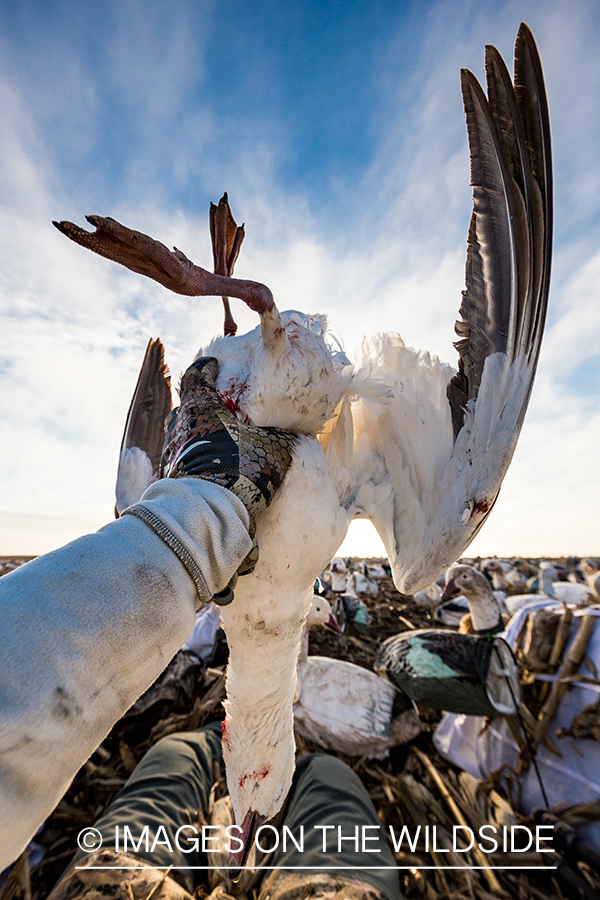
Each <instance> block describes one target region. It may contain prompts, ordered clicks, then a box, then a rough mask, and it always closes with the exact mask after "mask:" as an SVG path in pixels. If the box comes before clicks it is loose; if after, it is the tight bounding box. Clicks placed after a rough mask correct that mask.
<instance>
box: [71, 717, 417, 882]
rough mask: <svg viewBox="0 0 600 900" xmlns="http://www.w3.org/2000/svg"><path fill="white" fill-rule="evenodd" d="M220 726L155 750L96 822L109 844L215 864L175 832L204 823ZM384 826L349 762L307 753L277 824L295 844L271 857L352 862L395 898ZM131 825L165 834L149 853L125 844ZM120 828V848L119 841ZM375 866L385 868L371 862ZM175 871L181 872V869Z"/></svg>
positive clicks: (162, 862)
mask: <svg viewBox="0 0 600 900" xmlns="http://www.w3.org/2000/svg"><path fill="white" fill-rule="evenodd" d="M217 726H218V723H213V725H210V726H208V727H206V728H203V729H202V730H200V731H195V732H194V731H192V732H182V733H180V734H175V735H171V736H169V737H167V738H164V739H163V740H162V741H159V743H158V744H155V746H154V747H152V749H151V750H149V751H148V753H147V754H146V756H145V757H144V758H143V759H142V761H141V762H140V763H139V765H138V766H137V768H136V769H135V771H134V772H133V774H132V776H131V777H130V779H129V781H128V782H127V784H126V785H125V787H124V788H123V790H122V791H121V792H120V793H119V794H118V796H117V797H116V798H115V800H114V801H113V803H112V804H111V806H110V807H109V808H108V810H107V811H106V813H105V814H104V815H103V816H102V818H101V819H100V820H99V821H98V822H97V823H96V825H95V828H96V829H98V831H100V832H101V834H102V836H103V839H104V846H105V847H110V848H114V849H120V850H127V852H128V853H132V855H134V856H135V857H137V858H138V859H141V860H143V861H145V862H148V863H149V864H150V865H153V866H167V867H168V866H173V869H174V870H176V869H178V868H183V867H191V866H196V867H204V866H207V865H211V862H210V857H207V855H206V854H205V853H202V851H201V849H200V850H199V851H198V852H196V851H195V850H194V851H192V852H183V850H178V849H177V848H176V847H175V846H174V835H175V834H176V832H177V830H178V829H179V828H182V826H194V827H195V828H197V829H198V830H200V827H201V826H200V823H199V820H198V812H200V813H202V812H204V811H205V810H206V806H207V800H208V795H209V793H210V789H211V786H212V784H213V780H214V779H213V771H214V763H215V762H217V763H218V764H219V765H222V757H221V735H220V728H219V730H217ZM380 825H381V823H380V821H379V819H378V817H377V813H376V811H375V808H374V806H373V804H372V802H371V799H370V797H369V795H368V794H367V792H366V790H365V788H364V787H363V785H362V783H361V781H360V779H359V778H358V777H357V776H356V775H355V774H354V772H353V771H352V770H351V769H350V768H349V767H348V766H347V765H345V764H344V763H342V762H341V761H340V760H339V759H337V758H336V757H334V756H327V755H324V754H310V755H308V756H303V757H300V758H299V759H298V761H297V765H296V772H295V775H294V781H293V784H292V790H291V792H290V797H289V799H288V802H287V806H286V812H285V817H284V820H283V823H282V825H281V826H279V827H278V829H277V831H278V833H280V834H281V835H282V834H283V829H284V826H285V827H287V829H289V832H287V835H288V840H287V841H286V844H287V846H286V849H285V850H284V849H283V839H281V840H280V841H279V847H278V848H277V849H276V850H275V852H274V855H273V857H272V858H271V859H270V860H269V864H270V865H272V866H277V867H280V868H292V867H294V868H295V867H302V868H303V869H306V871H307V874H310V871H311V868H314V869H321V868H325V867H327V868H331V869H334V868H335V869H337V867H360V868H357V870H356V871H353V870H352V869H351V868H347V869H344V870H343V871H340V874H341V875H346V876H348V877H357V878H359V879H360V881H364V882H367V883H368V884H371V885H373V886H374V887H375V888H377V889H378V890H379V891H381V893H383V894H384V895H385V896H386V897H388V898H389V900H399V898H400V887H399V880H398V872H397V870H396V869H395V865H396V863H395V860H394V856H393V854H392V852H391V850H390V848H389V846H388V844H387V841H386V838H385V834H384V833H383V828H379V826H380ZM125 826H127V827H128V829H129V834H130V835H132V836H133V838H134V839H135V841H136V842H137V841H138V840H139V837H140V835H142V833H143V829H144V827H145V826H148V833H149V835H150V844H149V845H148V846H151V844H152V841H153V838H154V837H155V836H157V837H158V838H159V840H158V841H156V843H155V846H154V847H153V848H152V850H151V852H146V844H145V842H144V841H142V842H141V843H140V845H139V846H137V848H136V847H132V844H131V842H130V841H129V842H128V845H127V847H124V846H123V839H124V828H125ZM161 826H163V828H162V830H161V831H160V832H159V829H160V827H161ZM302 826H303V832H304V847H303V851H302V852H299V851H298V850H297V849H296V847H295V845H294V842H293V841H292V840H291V839H290V838H289V833H290V832H291V834H292V835H293V836H294V837H295V838H296V841H299V836H300V835H301V834H302ZM315 826H316V827H315ZM328 826H329V827H328ZM330 826H333V827H330ZM117 828H118V829H119V831H118V839H119V847H118V848H115V834H116V833H117V832H116V829H117ZM189 834H194V832H193V830H192V829H191V828H190V829H183V830H182V832H181V837H180V844H181V846H182V847H183V848H184V849H185V848H186V847H189V846H190V844H188V843H187V838H186V836H187V835H189ZM161 838H162V842H161ZM274 839H275V836H274V833H273V832H269V830H268V829H265V832H264V834H262V835H261V844H262V845H263V848H264V849H268V848H270V847H271V846H272V845H273V841H274ZM324 840H325V841H326V848H325V852H323V841H324ZM168 843H170V844H171V846H170V847H169V846H168ZM208 846H209V847H210V846H211V845H210V844H209V845H208ZM213 846H214V845H213ZM87 855H88V854H86V853H85V852H83V851H79V852H78V853H77V854H76V856H75V857H74V859H73V860H72V863H71V866H70V867H69V868H72V866H74V865H76V864H80V863H81V862H82V861H83V860H85V859H86V857H87ZM369 866H372V867H377V869H375V870H370V869H368V868H367V869H365V868H363V867H369ZM172 874H173V875H175V874H176V873H175V871H173V872H172ZM186 874H187V875H188V876H190V877H189V878H185V879H181V881H182V883H183V881H184V880H185V881H186V882H187V883H188V884H189V885H190V886H191V887H192V888H193V889H195V888H197V887H198V886H199V885H201V884H206V877H205V873H204V872H203V871H202V869H190V870H188V872H187V873H186Z"/></svg>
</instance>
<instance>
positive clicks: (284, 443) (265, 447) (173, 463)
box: [162, 356, 296, 575]
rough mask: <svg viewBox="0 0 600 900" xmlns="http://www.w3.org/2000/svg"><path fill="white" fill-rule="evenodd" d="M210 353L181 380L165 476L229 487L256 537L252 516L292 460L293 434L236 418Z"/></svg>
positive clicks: (243, 570) (247, 564) (247, 563)
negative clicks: (218, 381)
mask: <svg viewBox="0 0 600 900" xmlns="http://www.w3.org/2000/svg"><path fill="white" fill-rule="evenodd" d="M218 371H219V364H218V362H217V360H216V359H215V358H214V357H213V356H206V357H202V358H200V359H197V360H196V361H195V362H194V363H193V364H192V365H191V366H190V367H189V369H188V370H187V371H186V372H185V374H184V376H183V378H182V379H181V385H180V390H179V394H180V399H181V405H180V406H179V408H178V409H174V410H173V412H172V413H171V417H170V419H169V421H168V423H167V437H166V441H165V449H164V452H163V459H162V467H163V475H164V476H165V477H167V478H183V477H186V478H190V477H191V478H203V479H205V480H206V481H212V482H214V483H215V484H219V485H221V486H222V487H225V488H227V489H228V490H230V491H232V492H233V493H234V494H235V495H236V496H237V497H238V498H239V499H240V500H241V501H242V503H243V504H244V506H245V507H246V509H247V510H248V515H249V516H250V536H251V537H252V538H254V531H255V520H256V516H257V515H258V514H259V513H260V512H262V511H263V510H264V509H266V507H267V506H268V505H269V503H270V502H271V500H272V499H273V495H274V494H275V491H276V490H277V488H278V487H279V485H280V484H281V482H282V480H283V477H284V475H285V473H286V471H287V469H288V466H289V465H290V463H291V461H292V450H293V447H294V443H295V441H296V435H295V434H292V433H291V432H289V431H283V430H281V429H278V428H273V427H266V428H260V427H258V426H254V425H245V424H244V423H242V422H238V420H237V419H236V418H235V416H234V415H233V414H232V413H231V412H230V411H229V409H228V408H227V406H226V405H225V404H224V403H223V401H222V400H221V398H220V397H219V395H218V393H217V390H216V387H215V379H216V377H217V374H218ZM257 560H258V546H257V544H256V541H255V540H254V544H253V547H252V550H251V551H250V553H249V554H248V556H247V557H246V559H245V560H244V561H243V562H242V564H241V566H240V568H239V570H238V574H239V575H247V574H248V573H249V572H252V571H253V569H254V567H255V565H256V562H257Z"/></svg>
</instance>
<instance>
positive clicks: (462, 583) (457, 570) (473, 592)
mask: <svg viewBox="0 0 600 900" xmlns="http://www.w3.org/2000/svg"><path fill="white" fill-rule="evenodd" d="M460 594H463V596H465V597H466V598H467V600H469V601H470V600H472V599H475V600H477V599H480V598H483V597H489V596H490V595H491V596H492V597H493V595H492V589H491V586H490V583H489V581H488V580H487V578H486V577H485V575H484V574H483V573H482V572H479V571H478V570H477V569H475V568H473V566H452V568H450V569H448V572H447V573H446V587H445V589H444V593H443V594H442V597H441V600H442V602H443V601H445V600H451V599H452V598H453V597H458V596H460Z"/></svg>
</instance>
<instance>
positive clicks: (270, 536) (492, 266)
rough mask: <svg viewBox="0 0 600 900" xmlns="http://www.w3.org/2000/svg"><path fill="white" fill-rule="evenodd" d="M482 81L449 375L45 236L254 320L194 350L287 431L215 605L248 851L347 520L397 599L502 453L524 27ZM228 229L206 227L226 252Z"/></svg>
mask: <svg viewBox="0 0 600 900" xmlns="http://www.w3.org/2000/svg"><path fill="white" fill-rule="evenodd" d="M486 76H487V82H488V96H487V97H486V95H485V93H484V91H483V89H482V88H481V86H480V85H479V83H478V81H477V79H476V78H475V76H474V75H473V74H472V73H471V72H468V71H466V70H463V72H462V93H463V100H464V106H465V111H466V118H467V131H468V137H469V146H470V155H471V182H472V184H473V200H474V204H473V215H472V218H471V223H470V227H469V234H468V244H467V265H466V288H465V291H464V293H463V299H462V303H461V306H460V321H459V322H458V323H457V326H456V331H457V335H458V342H457V345H456V346H457V349H458V353H459V362H458V371H456V370H455V369H454V368H453V367H451V366H449V365H447V364H445V363H442V362H440V361H439V360H438V359H437V358H435V357H432V356H430V355H429V354H427V353H419V352H416V351H414V350H412V349H410V348H408V347H406V346H405V344H404V343H403V341H402V340H401V339H400V337H399V336H398V335H393V334H387V335H382V336H379V337H377V338H376V339H374V340H373V341H371V342H370V343H369V344H368V345H367V346H366V351H365V353H364V356H363V360H362V364H361V365H360V366H358V367H355V366H353V365H352V364H351V363H350V362H349V360H348V358H347V356H346V355H345V354H344V353H342V352H341V351H340V350H339V349H338V348H337V347H336V346H335V345H334V344H333V343H331V342H330V341H329V340H328V338H327V333H326V319H325V316H323V315H320V314H315V315H305V314H303V313H300V312H297V311H289V312H286V313H282V314H280V313H279V312H278V310H277V308H276V306H275V303H274V300H273V296H272V294H271V292H270V291H269V289H268V288H267V287H265V285H262V284H259V283H257V282H251V281H243V280H239V279H236V278H230V277H228V276H227V275H221V274H214V273H210V272H208V271H207V270H205V269H203V268H201V267H200V266H197V265H195V264H194V263H192V262H191V261H190V260H189V259H188V258H187V257H186V256H185V255H184V254H183V253H182V252H181V251H179V250H174V251H173V252H171V251H169V250H168V249H167V248H166V247H165V246H164V245H163V244H161V243H159V242H158V241H156V240H154V239H153V238H150V237H148V236H147V235H144V234H141V233H140V232H135V231H132V230H131V229H129V228H126V227H125V226H123V225H121V224H120V223H118V222H116V221H115V220H113V219H110V218H101V217H98V216H92V217H89V219H88V220H89V221H90V223H91V224H92V225H93V226H94V227H95V231H93V232H88V231H85V230H84V229H81V228H79V227H78V226H76V225H73V224H72V223H68V222H61V223H57V227H58V228H59V229H60V230H61V231H62V232H63V233H64V234H66V235H67V236H68V237H69V238H71V239H72V240H74V241H76V242H77V243H79V244H81V245H83V246H84V247H87V248H89V249H91V250H93V251H95V252H96V253H99V254H100V255H102V256H104V257H106V258H108V259H111V260H114V261H116V262H118V263H121V264H122V265H124V266H126V267H128V268H130V269H132V270H133V271H134V272H138V273H140V274H142V275H146V276H148V277H151V278H153V279H154V280H156V281H158V282H159V283H160V284H162V285H163V286H165V287H167V288H169V289H170V290H173V291H175V292H176V293H180V294H184V295H188V296H206V295H216V296H229V297H238V298H240V299H242V300H243V301H244V302H246V303H247V304H248V306H250V307H251V308H252V309H253V310H255V311H256V312H257V313H258V314H259V316H260V326H259V327H258V328H256V329H255V330H254V331H252V332H250V333H249V334H246V335H243V336H231V335H227V336H223V337H220V338H217V339H215V340H214V341H213V342H212V343H211V344H209V346H208V347H207V348H205V349H203V350H202V351H201V352H200V355H201V356H213V357H216V358H217V360H218V363H219V376H218V380H217V388H218V390H219V392H220V394H221V396H222V397H223V399H224V400H225V402H226V403H227V404H228V406H229V408H230V409H231V410H232V412H233V413H234V414H235V415H237V416H238V417H239V418H241V419H243V420H244V421H247V422H251V423H254V424H257V425H277V426H279V427H282V428H286V429H289V430H292V431H295V432H297V433H298V434H299V435H300V437H299V440H298V441H297V444H296V446H295V451H294V460H293V462H292V465H291V467H290V469H289V470H288V473H287V475H286V478H285V480H284V483H283V485H282V488H281V490H280V491H279V492H278V494H277V496H276V497H275V499H274V501H273V503H272V504H271V506H270V507H269V509H267V510H266V511H265V513H264V514H263V515H261V517H260V519H259V521H257V526H256V536H257V539H258V543H259V546H260V548H261V558H260V560H259V562H258V564H257V567H256V569H255V571H254V573H253V574H252V575H248V576H246V577H244V578H240V580H239V582H238V585H237V587H236V591H235V600H234V602H233V603H231V604H230V605H229V606H227V607H224V608H223V609H222V611H221V617H222V619H223V624H224V628H225V631H226V634H227V640H228V643H229V648H230V658H229V665H228V670H227V693H228V699H227V701H226V719H225V731H224V740H223V752H224V756H225V763H226V768H227V782H228V786H229V791H230V794H231V801H232V807H233V810H234V813H235V819H236V822H238V823H239V824H240V825H241V826H242V827H243V831H244V835H245V836H246V838H247V840H248V841H251V840H252V835H253V831H254V829H255V827H256V824H257V823H258V822H259V821H261V820H264V818H270V817H272V816H273V815H275V814H276V813H277V812H278V811H279V810H280V809H281V806H282V804H283V802H284V800H285V797H286V795H287V792H288V790H289V787H290V784H291V780H292V775H293V771H294V738H293V710H292V706H293V697H294V690H295V672H296V660H297V656H298V652H299V648H300V641H301V633H302V628H303V624H304V621H305V617H306V613H307V611H308V608H309V606H310V602H311V598H312V585H313V583H314V579H315V577H316V575H318V573H319V572H321V571H322V570H323V569H324V568H325V566H326V565H327V563H328V561H329V560H330V559H331V558H332V557H333V556H334V554H335V553H336V551H337V549H338V547H339V546H340V544H341V541H342V539H343V537H344V536H345V534H346V531H347V529H348V526H349V524H350V522H351V520H352V519H354V518H355V517H363V518H368V519H370V520H371V521H372V522H373V524H374V525H375V527H376V529H377V530H378V532H379V534H380V535H381V538H382V540H383V542H384V544H385V547H386V553H387V556H388V559H389V563H390V567H391V570H392V573H393V578H394V582H395V584H396V587H397V588H398V590H400V591H401V592H403V593H407V594H412V593H414V592H415V591H418V590H420V589H421V588H422V587H425V586H426V585H428V584H430V583H431V582H432V581H433V580H435V579H436V578H437V577H438V576H439V575H440V573H441V572H442V571H444V570H445V569H446V568H447V567H448V566H449V565H450V564H451V563H452V562H453V561H454V560H455V559H457V558H459V557H460V556H461V555H462V554H463V552H464V550H465V548H466V547H467V545H468V544H469V543H470V541H471V540H472V539H473V537H474V536H475V534H476V533H477V532H478V531H479V529H480V528H481V526H482V525H483V523H484V521H485V520H486V518H487V516H488V515H489V513H490V511H491V509H492V507H493V505H494V503H495V500H496V497H497V495H498V491H499V489H500V485H501V483H502V479H503V477H504V474H505V472H506V470H507V467H508V465H509V463H510V460H511V458H512V455H513V452H514V449H515V445H516V441H517V438H518V435H519V432H520V429H521V426H522V423H523V419H524V416H525V411H526V408H527V404H528V400H529V396H530V393H531V389H532V384H533V378H534V374H535V370H536V366H537V360H538V355H539V349H540V343H541V338H542V332H543V327H544V321H545V317H546V306H547V299H548V288H549V279H550V256H551V243H552V170H551V159H550V128H549V117H548V109H547V102H546V95H545V89H544V83H543V76H542V69H541V63H540V59H539V55H538V51H537V48H536V45H535V41H534V39H533V36H532V34H531V32H530V30H529V28H528V27H527V26H526V25H521V27H520V29H519V32H518V35H517V40H516V45H515V74H514V85H513V83H512V81H511V78H510V76H509V73H508V71H507V69H506V66H505V64H504V62H503V60H502V58H501V56H500V54H499V53H498V51H497V50H496V49H495V48H494V47H488V48H487V50H486ZM223 220H224V222H225V223H228V222H229V214H228V215H227V216H223ZM228 228H229V226H227V229H225V228H224V226H223V227H222V228H221V230H220V231H219V234H220V238H219V239H220V240H221V241H222V242H223V241H225V240H226V239H227V238H228V236H229V230H228ZM221 256H223V252H221ZM225 256H227V254H225ZM265 660H268V661H269V665H268V666H267V665H265Z"/></svg>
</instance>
